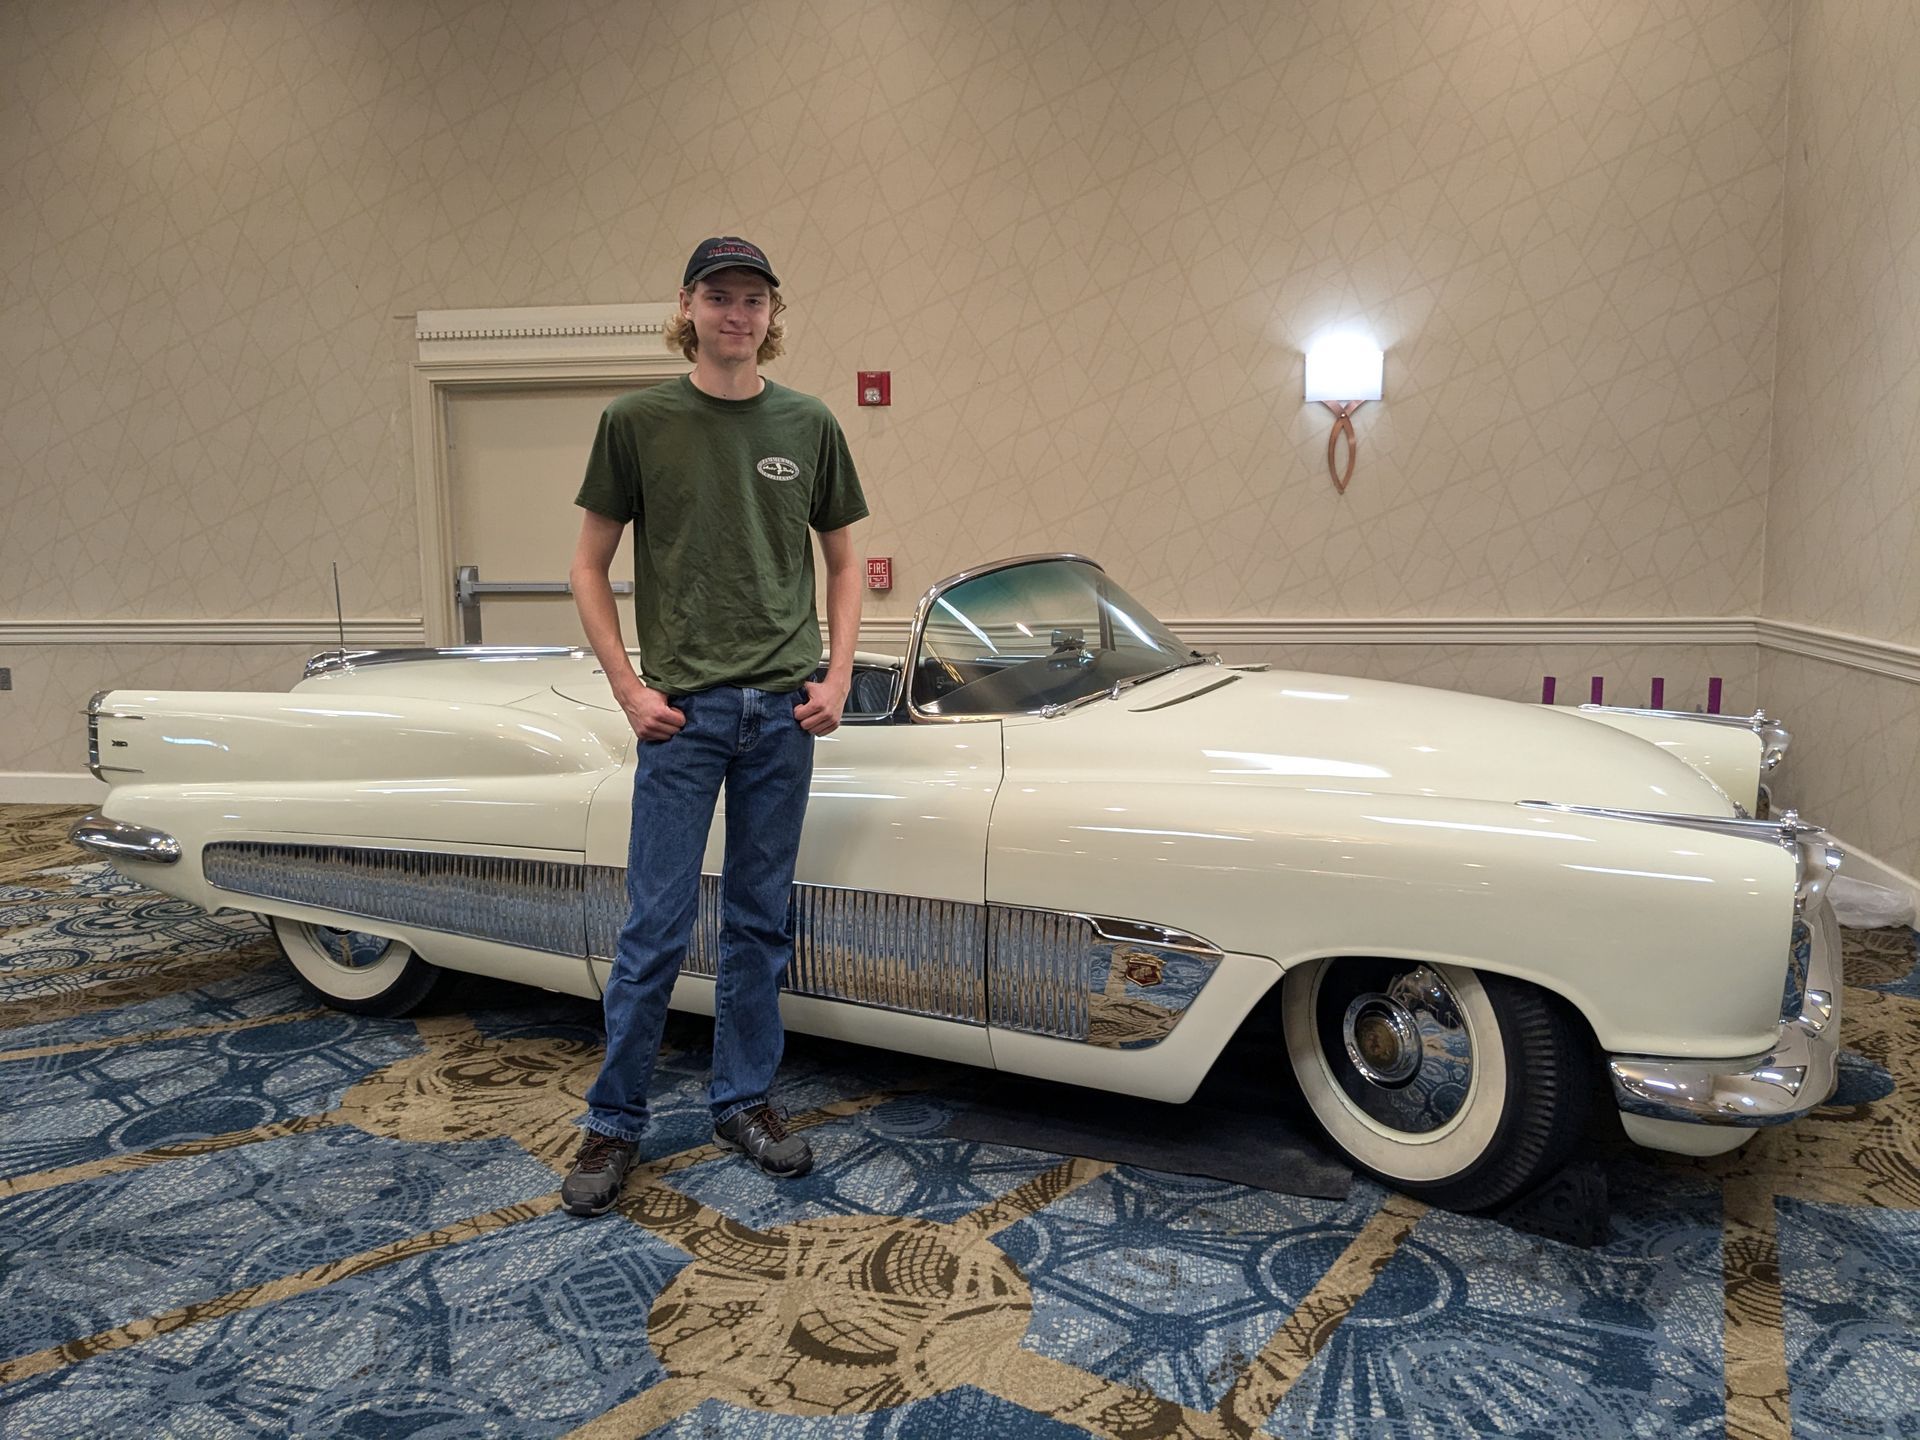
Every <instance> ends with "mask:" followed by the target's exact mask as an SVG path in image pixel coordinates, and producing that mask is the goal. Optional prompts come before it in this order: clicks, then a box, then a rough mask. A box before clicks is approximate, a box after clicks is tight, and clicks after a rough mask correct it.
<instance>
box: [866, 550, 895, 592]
mask: <svg viewBox="0 0 1920 1440" xmlns="http://www.w3.org/2000/svg"><path fill="white" fill-rule="evenodd" d="M867 588H868V589H869V590H891V589H892V588H893V557H892V556H891V555H869V556H868V557H867Z"/></svg>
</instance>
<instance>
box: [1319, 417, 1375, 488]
mask: <svg viewBox="0 0 1920 1440" xmlns="http://www.w3.org/2000/svg"><path fill="white" fill-rule="evenodd" d="M1320 403H1321V404H1322V405H1324V406H1326V407H1327V409H1329V410H1331V411H1332V412H1333V429H1332V431H1331V432H1330V433H1329V434H1328V435H1327V476H1328V478H1329V479H1331V480H1332V481H1333V488H1334V489H1336V490H1338V491H1339V492H1340V493H1341V494H1342V495H1344V494H1346V493H1347V482H1348V481H1350V480H1352V479H1353V461H1354V457H1355V456H1356V455H1357V454H1358V453H1359V450H1360V441H1359V440H1358V438H1356V437H1355V435H1354V433H1353V412H1354V411H1356V410H1358V409H1359V408H1360V407H1361V406H1362V405H1364V404H1366V403H1367V402H1366V401H1364V400H1322V401H1321V402H1320ZM1342 435H1344V436H1346V437H1347V468H1346V469H1345V470H1342V469H1341V468H1340V467H1339V465H1338V464H1336V463H1335V459H1334V452H1335V448H1336V447H1337V446H1338V445H1339V443H1340V437H1341V436H1342Z"/></svg>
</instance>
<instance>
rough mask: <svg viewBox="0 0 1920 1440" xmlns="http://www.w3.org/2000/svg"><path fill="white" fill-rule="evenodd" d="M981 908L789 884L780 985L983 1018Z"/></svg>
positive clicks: (974, 1021)
mask: <svg viewBox="0 0 1920 1440" xmlns="http://www.w3.org/2000/svg"><path fill="white" fill-rule="evenodd" d="M981 908H982V907H980V906H978V905H967V904H963V903H961V902H959V901H954V900H929V899H926V898H924V897H922V896H917V895H882V894H876V893H874V892H871V891H865V890H840V889H835V888H832V887H829V886H825V885H796V886H794V887H793V962H792V963H791V964H790V965H789V966H788V967H787V976H786V980H787V988H788V989H789V990H791V991H793V992H795V993H796V994H800V995H820V996H824V997H826V998H828V999H833V1000H851V1001H853V1002H854V1003H855V1004H859V1005H874V1006H878V1007H879V1008H881V1009H883V1010H904V1011H908V1012H910V1013H912V1014H915V1015H931V1016H934V1017H935V1018H937V1019H941V1020H960V1021H964V1022H966V1023H967V1024H970V1025H983V1024H985V1023H986V1019H987V1016H986V980H985V974H984V964H983V962H984V959H985V947H984V946H983V945H982V944H981V934H980V912H981Z"/></svg>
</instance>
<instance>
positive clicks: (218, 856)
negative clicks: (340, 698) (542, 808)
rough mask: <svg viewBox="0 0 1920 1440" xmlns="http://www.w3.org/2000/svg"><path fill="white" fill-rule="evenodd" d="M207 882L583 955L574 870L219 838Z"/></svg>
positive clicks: (209, 854) (206, 854) (210, 850)
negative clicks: (223, 839) (220, 839)
mask: <svg viewBox="0 0 1920 1440" xmlns="http://www.w3.org/2000/svg"><path fill="white" fill-rule="evenodd" d="M201 866H202V868H203V869H204V870H205V872H206V876H207V880H208V882H209V883H210V884H213V885H217V886H218V887H219V888H220V889H222V890H229V891H232V892H233V893H234V894H236V895H257V896H260V897H262V898H263V899H269V900H290V901H292V902H293V903H295V904H297V905H311V906H313V907H314V908H315V909H317V910H333V911H337V912H339V913H340V914H343V915H355V916H358V917H359V918H361V919H363V920H390V921H393V922H394V923H396V924H400V925H413V926H418V927H419V928H420V929H422V930H439V931H442V932H443V933H445V934H448V935H465V936H468V937H469V938H471V939H475V940H493V941H497V942H499V943H500V944H502V945H516V946H519V947H521V948H523V949H527V950H540V951H545V952H546V953H548V954H551V955H579V954H581V953H582V951H583V941H584V940H585V935H584V934H583V931H582V926H581V917H580V871H581V867H580V866H578V865H568V864H563V863H561V862H558V861H553V860H511V859H506V858H504V857H501V856H497V855H450V854H446V853H443V852H439V851H430V850H398V849H372V848H362V847H359V846H350V845H292V844H281V843H267V842H259V841H222V842H220V843H217V844H213V845H209V846H207V847H206V849H205V850H204V851H202V852H201Z"/></svg>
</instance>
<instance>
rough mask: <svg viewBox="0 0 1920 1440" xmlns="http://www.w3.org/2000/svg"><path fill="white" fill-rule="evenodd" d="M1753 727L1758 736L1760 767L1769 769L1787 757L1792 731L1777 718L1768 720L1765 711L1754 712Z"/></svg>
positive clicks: (1791, 741) (1791, 740)
mask: <svg viewBox="0 0 1920 1440" xmlns="http://www.w3.org/2000/svg"><path fill="white" fill-rule="evenodd" d="M1753 728H1754V730H1755V732H1756V733H1757V734H1758V735H1759V736H1760V768H1761V769H1762V770H1771V769H1773V768H1774V767H1775V766H1777V765H1778V764H1779V763H1780V762H1781V761H1782V760H1784V759H1786V758H1787V747H1788V746H1789V745H1791V744H1792V743H1793V732H1792V731H1790V730H1788V729H1787V727H1786V726H1784V725H1782V724H1781V723H1780V722H1779V721H1778V720H1769V719H1768V718H1767V712H1766V711H1764V710H1759V711H1755V712H1754V716H1753Z"/></svg>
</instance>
